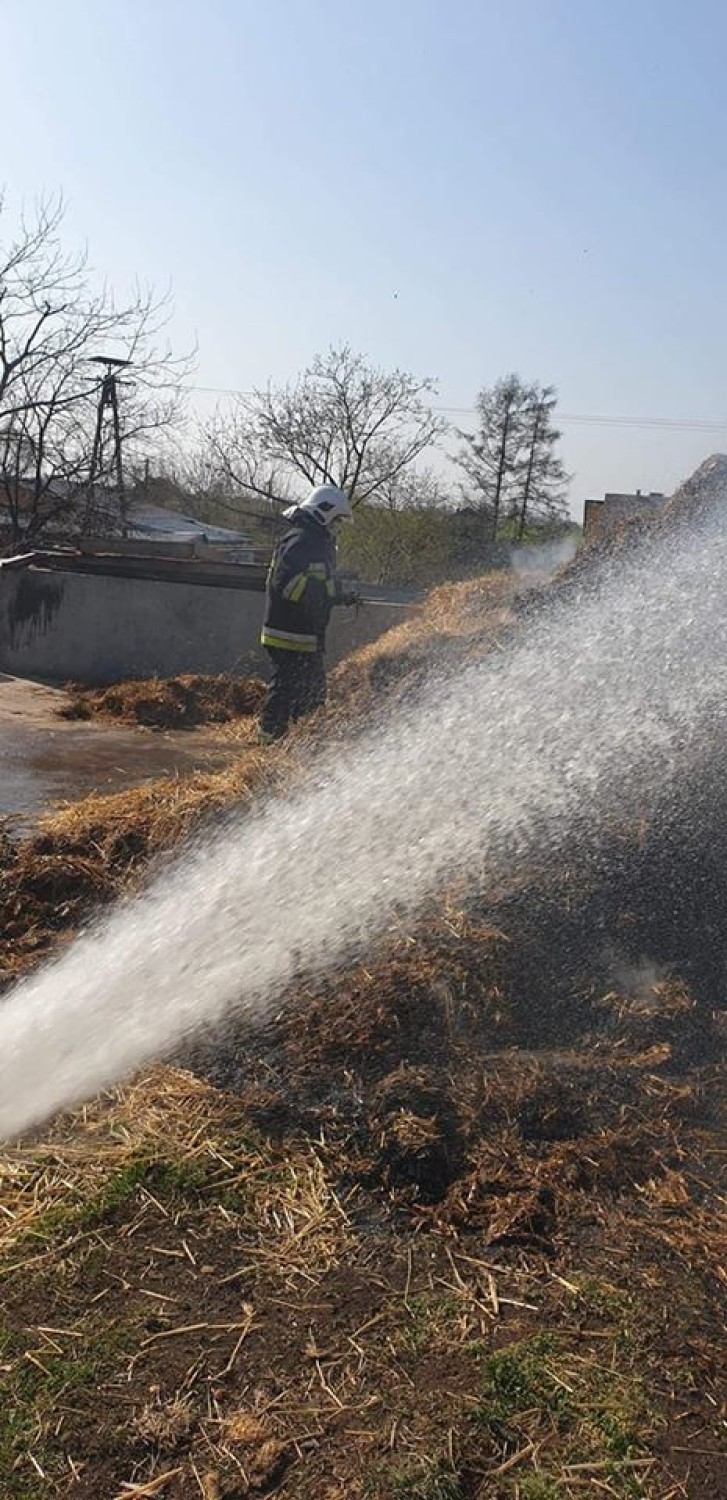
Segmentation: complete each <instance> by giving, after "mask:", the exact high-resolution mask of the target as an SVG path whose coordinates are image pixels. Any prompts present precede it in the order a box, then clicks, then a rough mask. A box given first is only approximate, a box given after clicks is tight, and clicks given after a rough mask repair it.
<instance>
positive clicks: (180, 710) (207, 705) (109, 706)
mask: <svg viewBox="0 0 727 1500" xmlns="http://www.w3.org/2000/svg"><path fill="white" fill-rule="evenodd" d="M68 695H69V696H68V701H67V702H66V703H64V704H63V707H62V708H60V709H59V710H58V713H59V716H60V717H61V718H62V719H92V718H96V717H97V718H101V719H113V720H115V721H116V722H117V723H126V724H144V725H146V726H148V727H149V728H152V729H196V728H197V727H198V726H199V725H200V724H227V723H229V722H230V720H231V719H239V718H246V717H249V716H250V715H252V714H256V713H258V711H259V709H260V707H261V704H262V701H263V698H264V695H265V684H264V683H263V682H261V681H260V679H259V678H257V677H229V676H225V675H219V676H216V677H214V676H212V677H202V676H194V675H182V676H180V677H167V678H157V677H153V678H146V679H144V680H142V681H131V682H119V683H116V684H115V685H114V686H113V687H108V688H85V687H82V686H79V685H78V684H71V685H70V686H69V688H68Z"/></svg>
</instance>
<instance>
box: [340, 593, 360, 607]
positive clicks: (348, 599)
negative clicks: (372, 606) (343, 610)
mask: <svg viewBox="0 0 727 1500" xmlns="http://www.w3.org/2000/svg"><path fill="white" fill-rule="evenodd" d="M341 603H342V604H345V605H346V606H347V607H350V605H352V604H360V603H361V595H360V594H358V593H356V592H355V591H354V590H352V589H344V591H343V593H342V594H341Z"/></svg>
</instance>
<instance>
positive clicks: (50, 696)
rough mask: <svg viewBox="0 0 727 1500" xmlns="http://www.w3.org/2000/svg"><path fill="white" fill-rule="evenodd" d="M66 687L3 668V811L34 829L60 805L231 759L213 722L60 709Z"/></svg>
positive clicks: (20, 826)
mask: <svg viewBox="0 0 727 1500" xmlns="http://www.w3.org/2000/svg"><path fill="white" fill-rule="evenodd" d="M65 697H66V695H65V693H64V691H63V689H62V688H56V687H47V686H45V685H43V684H41V683H37V682H28V681H25V680H24V679H21V678H19V677H5V676H3V675H2V674H1V673H0V818H1V819H6V818H7V819H9V820H10V824H11V827H12V829H13V831H14V832H27V831H29V830H30V829H31V828H32V827H33V826H34V824H35V823H36V822H37V819H38V818H39V816H40V815H41V814H42V813H43V812H46V811H48V809H49V808H51V807H52V806H54V805H56V804H58V803H63V802H74V801H77V800H78V799H79V798H80V797H86V796H88V795H89V794H90V793H93V792H97V793H98V792H100V793H103V792H115V791H119V790H121V789H122V788H124V787H129V786H138V785H140V784H141V783H142V782H144V781H152V780H155V779H156V778H157V777H160V776H173V775H175V774H176V773H177V772H182V773H188V772H190V771H193V770H197V769H199V770H207V769H210V768H213V767H215V766H222V765H224V764H226V762H227V761H228V760H229V750H228V749H226V748H225V746H224V744H221V743H220V741H219V738H218V737H216V736H215V733H214V731H212V730H208V729H192V730H168V731H165V732H159V731H157V730H151V729H141V728H139V729H137V728H117V727H116V726H115V725H108V724H102V723H98V722H97V721H91V722H89V723H86V722H80V723H74V722H67V721H65V720H64V719H61V718H59V717H58V709H59V707H60V706H61V705H62V703H63V702H64V701H65Z"/></svg>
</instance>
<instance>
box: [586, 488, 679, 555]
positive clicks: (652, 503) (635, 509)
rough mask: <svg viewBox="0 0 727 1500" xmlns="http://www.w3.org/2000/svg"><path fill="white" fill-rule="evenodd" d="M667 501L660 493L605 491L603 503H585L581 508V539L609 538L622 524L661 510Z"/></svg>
mask: <svg viewBox="0 0 727 1500" xmlns="http://www.w3.org/2000/svg"><path fill="white" fill-rule="evenodd" d="M666 499H667V497H666V495H664V494H663V493H662V491H661V490H649V491H648V493H644V492H643V491H642V490H636V491H635V493H634V494H632V495H630V494H623V493H621V492H619V491H616V490H607V491H606V494H605V495H604V497H603V499H602V500H586V502H585V505H584V508H583V540H584V541H586V542H592V541H598V540H600V538H601V537H604V536H609V535H611V534H612V533H613V532H614V531H615V530H616V529H617V528H618V527H619V526H622V525H623V523H624V521H631V520H633V518H634V516H644V515H650V514H651V513H652V512H653V511H655V510H661V508H662V506H663V505H665V504H666Z"/></svg>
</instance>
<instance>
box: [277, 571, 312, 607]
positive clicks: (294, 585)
mask: <svg viewBox="0 0 727 1500" xmlns="http://www.w3.org/2000/svg"><path fill="white" fill-rule="evenodd" d="M307 582H308V579H307V578H306V576H305V573H296V575H295V577H294V578H291V580H290V583H286V585H285V588H284V589H283V598H285V599H292V601H293V603H294V604H299V603H300V600H301V599H302V598H303V595H304V593H305V586H306V584H307Z"/></svg>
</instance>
